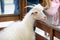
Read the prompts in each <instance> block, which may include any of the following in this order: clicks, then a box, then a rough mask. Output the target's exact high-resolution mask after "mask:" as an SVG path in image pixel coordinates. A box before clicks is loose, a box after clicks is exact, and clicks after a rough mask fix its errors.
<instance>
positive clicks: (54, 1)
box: [45, 0, 60, 20]
mask: <svg viewBox="0 0 60 40" xmlns="http://www.w3.org/2000/svg"><path fill="white" fill-rule="evenodd" d="M59 7H60V0H51V1H50V8H49V9H47V10H45V11H46V12H47V13H48V14H49V15H52V16H53V17H54V19H55V20H56V19H57V16H56V13H57V12H58V9H59Z"/></svg>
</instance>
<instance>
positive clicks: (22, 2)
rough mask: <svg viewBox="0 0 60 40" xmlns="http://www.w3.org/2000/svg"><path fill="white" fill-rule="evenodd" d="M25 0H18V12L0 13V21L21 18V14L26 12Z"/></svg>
mask: <svg viewBox="0 0 60 40" xmlns="http://www.w3.org/2000/svg"><path fill="white" fill-rule="evenodd" d="M25 6H26V0H19V11H20V12H19V14H4V15H0V22H3V21H13V20H22V18H23V14H25V13H26V9H25V8H24V7H25Z"/></svg>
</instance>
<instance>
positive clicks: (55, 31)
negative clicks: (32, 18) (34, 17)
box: [35, 21, 60, 40]
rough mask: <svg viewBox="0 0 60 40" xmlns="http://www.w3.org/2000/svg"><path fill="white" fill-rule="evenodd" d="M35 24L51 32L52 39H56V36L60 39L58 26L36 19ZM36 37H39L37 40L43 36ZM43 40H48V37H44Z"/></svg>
mask: <svg viewBox="0 0 60 40" xmlns="http://www.w3.org/2000/svg"><path fill="white" fill-rule="evenodd" d="M35 26H37V27H38V28H40V29H42V30H43V31H45V32H47V33H49V36H50V40H54V36H55V37H57V38H59V39H60V29H59V28H57V27H56V26H53V25H48V24H46V23H45V22H43V21H36V22H35ZM36 35H37V34H36ZM38 36H40V35H38ZM36 38H38V39H37V40H41V39H42V38H43V37H41V36H40V39H39V37H36ZM43 40H46V38H43Z"/></svg>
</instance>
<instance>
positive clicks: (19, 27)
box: [0, 4, 46, 40]
mask: <svg viewBox="0 0 60 40" xmlns="http://www.w3.org/2000/svg"><path fill="white" fill-rule="evenodd" d="M43 9H44V8H43V7H42V6H41V5H40V4H38V5H35V6H34V7H33V8H32V9H31V10H30V11H29V12H28V13H27V14H26V16H25V17H24V19H23V20H22V21H21V22H20V21H17V22H15V23H14V24H12V25H10V26H9V27H7V28H5V29H4V30H2V31H1V32H0V40H34V39H33V37H34V31H33V24H34V21H35V20H40V19H45V18H44V17H46V16H45V15H44V13H43V12H42V11H43ZM34 12H38V13H37V14H32V13H34Z"/></svg>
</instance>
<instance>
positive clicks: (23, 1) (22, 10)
mask: <svg viewBox="0 0 60 40" xmlns="http://www.w3.org/2000/svg"><path fill="white" fill-rule="evenodd" d="M19 6H20V15H19V16H20V19H21V20H22V18H23V16H24V14H25V13H26V9H25V8H24V7H25V6H26V0H20V4H19Z"/></svg>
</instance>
